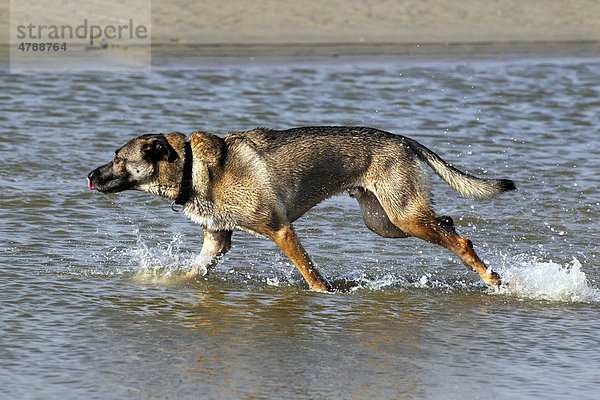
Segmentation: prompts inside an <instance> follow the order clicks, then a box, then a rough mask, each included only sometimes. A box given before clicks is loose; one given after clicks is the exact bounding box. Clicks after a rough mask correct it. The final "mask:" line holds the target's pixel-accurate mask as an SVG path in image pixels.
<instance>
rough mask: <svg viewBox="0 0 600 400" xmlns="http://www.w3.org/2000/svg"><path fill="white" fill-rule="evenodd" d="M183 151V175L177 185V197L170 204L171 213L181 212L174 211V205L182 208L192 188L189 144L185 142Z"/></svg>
mask: <svg viewBox="0 0 600 400" xmlns="http://www.w3.org/2000/svg"><path fill="white" fill-rule="evenodd" d="M183 150H184V156H183V157H184V158H183V173H182V175H181V182H180V183H179V193H178V194H177V197H176V198H175V200H174V201H173V203H171V208H172V209H173V211H181V210H176V209H175V205H178V206H183V205H184V204H185V203H187V201H188V199H189V198H190V189H191V188H192V163H193V156H192V146H191V145H190V142H185V144H184V146H183Z"/></svg>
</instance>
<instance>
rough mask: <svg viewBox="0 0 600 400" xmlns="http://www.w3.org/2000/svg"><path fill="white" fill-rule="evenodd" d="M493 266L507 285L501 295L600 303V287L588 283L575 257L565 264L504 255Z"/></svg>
mask: <svg viewBox="0 0 600 400" xmlns="http://www.w3.org/2000/svg"><path fill="white" fill-rule="evenodd" d="M499 264H500V265H499V266H498V267H496V268H495V269H496V270H497V272H498V273H499V274H500V276H501V277H502V279H503V280H504V282H506V283H508V287H506V288H504V289H502V290H501V291H500V293H501V294H508V295H513V296H518V297H520V298H527V299H534V300H550V301H564V302H586V303H591V302H600V290H598V289H597V288H594V287H592V286H591V284H590V282H589V281H588V278H587V276H586V274H585V272H583V271H582V269H581V267H582V266H581V263H580V262H579V260H577V259H576V258H575V257H573V259H572V261H571V262H569V263H565V264H560V263H556V262H553V261H542V260H539V259H538V258H537V257H535V256H531V255H524V254H521V255H518V256H514V257H504V258H503V260H502V261H501V262H500V263H499Z"/></svg>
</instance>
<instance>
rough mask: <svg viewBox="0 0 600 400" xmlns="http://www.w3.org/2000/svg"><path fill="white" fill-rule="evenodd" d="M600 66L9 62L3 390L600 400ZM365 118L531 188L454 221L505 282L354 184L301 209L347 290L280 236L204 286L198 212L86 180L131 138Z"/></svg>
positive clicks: (239, 237) (2, 111)
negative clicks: (400, 228)
mask: <svg viewBox="0 0 600 400" xmlns="http://www.w3.org/2000/svg"><path fill="white" fill-rule="evenodd" d="M598 76H600V62H598V61H597V59H586V58H575V59H573V58H570V59H562V58H561V59H558V58H546V59H520V60H519V59H513V60H506V61H493V60H489V61H486V60H479V61H474V62H470V63H465V62H463V61H452V60H446V61H426V62H425V61H424V62H417V61H406V60H402V59H374V60H370V61H369V60H341V61H315V62H305V63H298V62H296V61H295V60H287V61H286V60H283V61H273V62H260V63H257V62H254V63H252V62H247V63H246V62H243V61H232V62H231V63H229V64H226V65H218V64H209V63H206V64H202V65H193V64H188V65H175V64H169V65H163V66H158V67H156V68H154V70H153V73H152V74H151V75H136V74H131V75H127V74H115V75H111V74H98V75H92V74H85V75H63V76H61V75H7V74H4V75H0V81H1V84H0V87H1V88H2V89H1V92H0V100H1V101H0V129H1V136H0V153H1V155H2V168H1V169H0V188H1V190H0V204H1V205H2V208H1V213H2V224H1V225H0V230H1V231H0V287H1V288H2V291H1V293H2V294H1V297H0V299H1V300H0V367H1V371H2V373H1V374H0V398H6V399H13V398H21V399H42V398H43V399H47V398H61V399H70V398H73V399H78V398H102V399H123V398H133V399H136V398H140V399H148V398H158V399H162V398H232V399H233V398H290V399H292V398H294V399H295V398H344V399H345V398H357V399H360V398H365V397H367V396H369V397H375V398H414V399H421V398H432V399H436V398H445V399H478V398H519V399H533V398H540V397H543V398H565V397H573V396H577V397H578V398H581V399H592V398H597V392H598V390H599V389H600V372H599V371H598V365H600V350H598V338H599V337H598V332H599V331H600V330H599V329H600V322H599V321H600V320H599V318H598V312H599V311H600V290H599V289H598V280H599V279H600V273H599V269H598V267H599V266H600V251H599V248H598V242H599V241H600V229H599V228H598V224H597V222H598V220H599V217H600V213H599V205H600V196H599V195H598V191H599V187H600V177H599V175H598V165H600V146H598V138H599V134H600V130H599V123H598V115H600V100H599V98H600V83H599V81H598ZM315 124H318V125H327V124H340V125H342V124H343V125H367V126H373V127H377V128H381V129H384V130H388V131H392V132H397V133H402V134H405V135H408V136H411V137H413V138H415V139H417V140H419V141H420V142H422V143H423V144H425V145H427V146H428V147H430V148H432V149H434V150H435V151H436V152H438V153H439V154H440V155H441V156H442V157H444V158H445V159H447V160H448V161H451V162H453V163H455V164H456V165H459V166H460V167H462V168H463V169H465V170H468V171H470V172H473V173H477V174H480V175H482V176H490V177H502V178H512V179H514V180H515V181H516V183H517V186H518V188H519V191H518V192H516V193H510V194H504V195H502V196H499V197H496V198H492V199H487V200H483V201H478V200H471V199H465V198H462V197H460V196H459V195H458V194H456V193H455V192H453V191H452V190H451V189H449V188H448V187H447V186H446V185H445V184H444V183H443V182H442V181H441V180H440V179H439V178H437V177H435V176H432V177H431V181H432V184H433V194H434V197H435V199H436V206H435V208H436V211H438V212H439V213H440V214H445V215H451V216H453V217H454V219H455V222H456V224H457V229H458V230H459V233H461V235H463V236H464V237H467V238H470V239H471V240H472V241H473V242H474V244H475V247H476V250H477V251H478V253H479V254H480V255H481V257H482V258H483V259H484V260H486V262H487V263H488V264H489V265H490V266H492V267H494V268H495V269H496V270H498V271H499V272H500V273H501V275H502V276H503V277H504V278H505V280H507V281H508V282H510V284H511V285H510V288H509V289H507V290H505V291H504V292H503V293H500V294H494V293H491V292H489V291H488V290H487V289H486V288H485V287H484V286H483V284H482V283H481V282H480V281H479V279H478V277H477V276H476V274H474V273H472V272H470V271H468V270H467V269H466V268H465V267H464V266H463V265H462V264H461V263H460V262H459V261H458V258H457V257H456V256H454V255H453V254H451V253H449V252H448V251H446V250H444V249H442V248H439V247H436V246H433V245H429V244H426V243H424V242H422V241H419V240H417V239H400V240H390V239H383V238H380V237H378V236H376V235H375V234H372V233H371V232H369V231H368V230H367V229H366V228H365V227H364V225H363V223H362V220H361V216H360V211H359V210H358V207H357V205H356V204H355V200H353V199H351V198H349V197H347V196H340V197H335V198H333V199H331V200H328V201H326V202H325V203H323V204H320V205H319V206H317V207H315V209H313V210H311V211H310V212H309V213H307V214H306V215H305V216H304V217H303V218H302V219H301V220H299V221H298V222H297V223H296V228H297V231H298V233H299V235H300V237H301V240H302V242H303V244H304V246H305V247H306V248H307V250H308V251H309V253H310V254H311V255H312V256H313V258H314V259H315V261H316V262H317V264H318V265H320V266H321V269H322V271H323V272H324V274H325V275H326V276H328V277H329V278H330V280H332V281H333V283H334V285H335V286H336V287H338V288H341V289H343V290H342V291H341V292H340V293H338V294H335V295H320V294H316V293H313V292H311V291H309V290H308V289H307V287H306V285H305V284H304V282H303V280H302V278H301V277H300V275H299V273H298V272H296V270H295V267H294V266H293V265H292V264H291V263H290V262H289V260H288V259H286V258H285V257H284V256H283V255H282V254H281V252H280V251H279V250H278V249H276V247H275V245H274V244H273V243H271V242H270V241H268V240H266V239H264V238H258V237H254V236H251V235H248V234H243V233H235V234H234V236H233V248H232V250H231V252H230V253H228V254H227V256H226V257H225V259H224V260H223V261H222V262H221V263H220V264H219V266H218V267H216V268H215V270H214V271H212V273H211V274H210V275H209V276H207V277H204V278H201V279H199V280H197V281H193V282H186V281H183V280H182V279H181V278H182V274H183V272H185V270H186V268H187V267H189V265H191V264H192V263H193V262H194V260H195V257H196V256H197V255H198V254H199V252H200V247H201V241H202V231H201V228H200V227H199V226H197V225H194V224H192V223H191V222H190V221H187V220H186V219H185V217H184V216H182V215H180V214H175V213H173V212H172V211H171V209H170V207H169V204H168V202H166V201H164V200H161V199H157V198H153V197H151V196H149V195H145V194H141V193H122V194H119V195H110V196H105V195H102V194H99V193H97V192H92V191H89V190H88V189H87V187H86V183H85V176H86V174H87V172H89V171H90V170H91V169H93V168H95V167H96V166H98V165H100V164H103V163H105V162H107V161H108V160H110V158H111V157H112V154H113V152H114V150H115V149H117V148H118V147H119V146H121V145H122V144H123V143H125V142H126V141H127V140H128V139H129V138H131V137H132V136H135V135H138V134H142V133H148V132H170V131H174V130H179V131H181V132H185V133H190V132H192V131H194V130H199V129H206V130H210V131H213V132H216V133H218V134H225V133H226V132H228V131H235V130H244V129H249V128H253V127H256V126H269V127H273V128H286V127H292V126H299V125H315Z"/></svg>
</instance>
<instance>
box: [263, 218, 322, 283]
mask: <svg viewBox="0 0 600 400" xmlns="http://www.w3.org/2000/svg"><path fill="white" fill-rule="evenodd" d="M266 236H267V237H268V238H269V239H271V240H272V241H274V242H275V244H277V246H279V248H280V249H281V250H282V251H283V252H284V253H285V255H286V256H288V257H289V258H290V260H292V262H293V263H294V265H296V267H297V268H298V269H299V270H300V273H301V274H302V276H303V277H304V279H305V280H306V282H307V283H308V284H309V285H310V287H311V288H312V289H313V290H314V291H317V292H323V293H326V292H331V291H332V288H331V286H330V285H329V282H327V279H325V278H324V277H323V275H321V273H320V272H319V270H318V269H317V267H316V266H315V265H314V264H313V262H312V260H311V259H310V257H309V256H308V253H307V252H306V250H304V247H302V245H301V244H300V241H298V237H297V236H296V232H294V228H292V226H291V225H285V226H283V227H281V228H280V229H277V230H272V231H270V232H269V233H268V234H267V235H266Z"/></svg>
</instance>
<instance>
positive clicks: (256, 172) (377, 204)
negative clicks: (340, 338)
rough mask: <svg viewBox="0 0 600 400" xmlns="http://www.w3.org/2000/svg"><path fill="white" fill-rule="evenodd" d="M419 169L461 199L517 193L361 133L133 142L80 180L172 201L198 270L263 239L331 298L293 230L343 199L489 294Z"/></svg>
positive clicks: (412, 147) (315, 131) (381, 229)
mask: <svg viewBox="0 0 600 400" xmlns="http://www.w3.org/2000/svg"><path fill="white" fill-rule="evenodd" d="M422 164H427V165H428V166H429V167H431V168H432V169H433V171H435V172H436V173H437V174H438V175H439V176H440V177H441V178H442V179H443V180H444V181H446V182H447V183H448V184H449V185H450V186H451V187H452V188H454V189H455V190H456V191H458V192H459V193H461V194H462V195H465V196H471V197H478V198H483V197H488V196H492V195H496V194H499V193H502V192H505V191H510V190H515V189H516V187H515V184H514V182H513V181H511V180H508V179H482V178H478V177H475V176H473V175H470V174H467V173H464V172H462V171H460V170H458V169H456V168H455V167H453V166H452V165H451V164H449V163H447V162H446V161H444V160H443V159H442V158H440V157H439V156H438V155H437V154H435V153H434V152H433V151H431V150H429V149H428V148H426V147H425V146H423V145H421V144H420V143H418V142H417V141H415V140H413V139H410V138H407V137H404V136H400V135H396V134H392V133H389V132H384V131H381V130H378V129H373V128H366V127H334V126H331V127H301V128H294V129H288V130H271V129H264V128H258V129H254V130H250V131H246V132H237V133H233V134H230V135H228V136H226V137H225V138H220V137H218V136H216V135H213V134H211V133H208V132H194V133H192V134H191V135H190V137H189V139H187V138H186V136H185V135H183V134H181V133H179V132H173V133H169V134H150V135H143V136H139V137H137V138H135V139H133V140H131V141H130V142H128V143H127V144H125V145H124V146H123V147H121V148H120V149H118V150H117V151H116V152H115V157H114V159H113V160H112V161H111V162H109V163H108V164H106V165H103V166H101V167H99V168H97V169H95V170H94V171H92V172H90V173H89V175H88V178H87V179H88V187H89V188H90V189H97V190H99V191H100V192H103V193H115V192H121V191H123V190H141V191H145V192H149V193H152V194H154V195H157V196H161V197H164V198H167V199H170V200H172V201H173V203H172V207H178V206H179V207H181V208H182V209H183V211H184V212H185V214H187V215H188V216H189V217H190V218H191V219H192V221H194V222H196V223H198V224H200V225H202V227H203V230H204V242H203V244H202V250H201V253H200V254H201V255H202V256H203V258H202V259H203V262H202V265H200V266H196V267H192V268H191V270H190V271H189V273H188V275H190V276H194V275H198V274H200V273H201V271H202V272H203V271H208V270H209V269H210V268H211V267H212V266H214V265H215V264H216V262H217V261H218V259H219V258H220V257H221V256H222V255H223V254H225V253H226V252H227V251H228V250H229V249H230V247H231V234H232V231H234V230H238V231H246V232H250V233H253V234H257V235H262V236H266V237H267V238H269V239H271V240H272V241H273V242H275V243H276V244H277V246H279V248H280V249H281V250H282V251H283V252H284V253H285V254H286V255H287V256H288V257H289V258H290V259H291V260H292V262H293V263H294V264H295V265H296V267H297V268H298V269H299V270H300V272H301V274H302V276H303V277H304V279H305V280H306V281H307V282H308V284H309V285H310V287H311V288H312V289H313V290H315V291H318V292H330V291H332V287H331V285H330V284H329V283H328V281H327V280H326V279H325V278H324V277H323V275H322V274H321V273H320V272H319V270H318V269H317V268H316V267H315V265H314V264H313V262H312V260H311V259H310V257H309V255H308V253H307V252H306V250H304V248H303V247H302V245H301V244H300V241H299V240H298V237H297V236H296V233H295V231H294V228H293V227H292V223H293V222H294V221H295V220H297V219H298V218H300V217H301V216H302V215H303V214H304V213H305V212H307V211H308V210H309V209H311V208H312V207H313V206H315V205H316V204H318V203H319V202H321V201H323V200H324V199H326V198H328V197H331V196H333V195H336V194H339V193H341V192H343V191H348V192H349V194H350V195H351V196H353V197H355V198H356V199H357V200H358V203H359V205H360V208H361V210H362V214H363V218H364V221H365V224H366V225H367V227H368V228H369V229H370V230H372V231H373V232H375V233H377V234H378V235H381V236H383V237H387V238H404V237H408V236H415V237H418V238H420V239H423V240H426V241H428V242H430V243H435V244H438V245H441V246H443V247H445V248H447V249H449V250H451V251H453V252H454V253H456V254H457V255H458V256H459V257H460V259H461V260H462V262H463V263H464V264H465V265H466V266H468V267H469V268H471V269H473V270H474V271H475V272H477V273H478V274H479V276H480V277H481V279H483V281H484V282H485V283H486V284H487V285H488V286H490V287H492V288H495V289H498V288H499V286H500V284H501V280H500V277H499V276H498V274H496V273H495V272H493V271H491V270H490V269H488V268H487V267H486V266H485V265H484V263H483V262H482V261H481V259H480V258H479V257H478V256H477V254H476V253H475V251H474V250H473V245H472V243H471V241H470V240H467V239H464V238H461V237H459V236H458V235H457V234H456V231H455V230H454V226H453V223H452V219H451V218H449V217H436V216H435V215H434V213H433V211H432V210H431V200H430V193H429V188H428V185H427V180H426V178H425V171H424V170H423V168H422Z"/></svg>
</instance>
